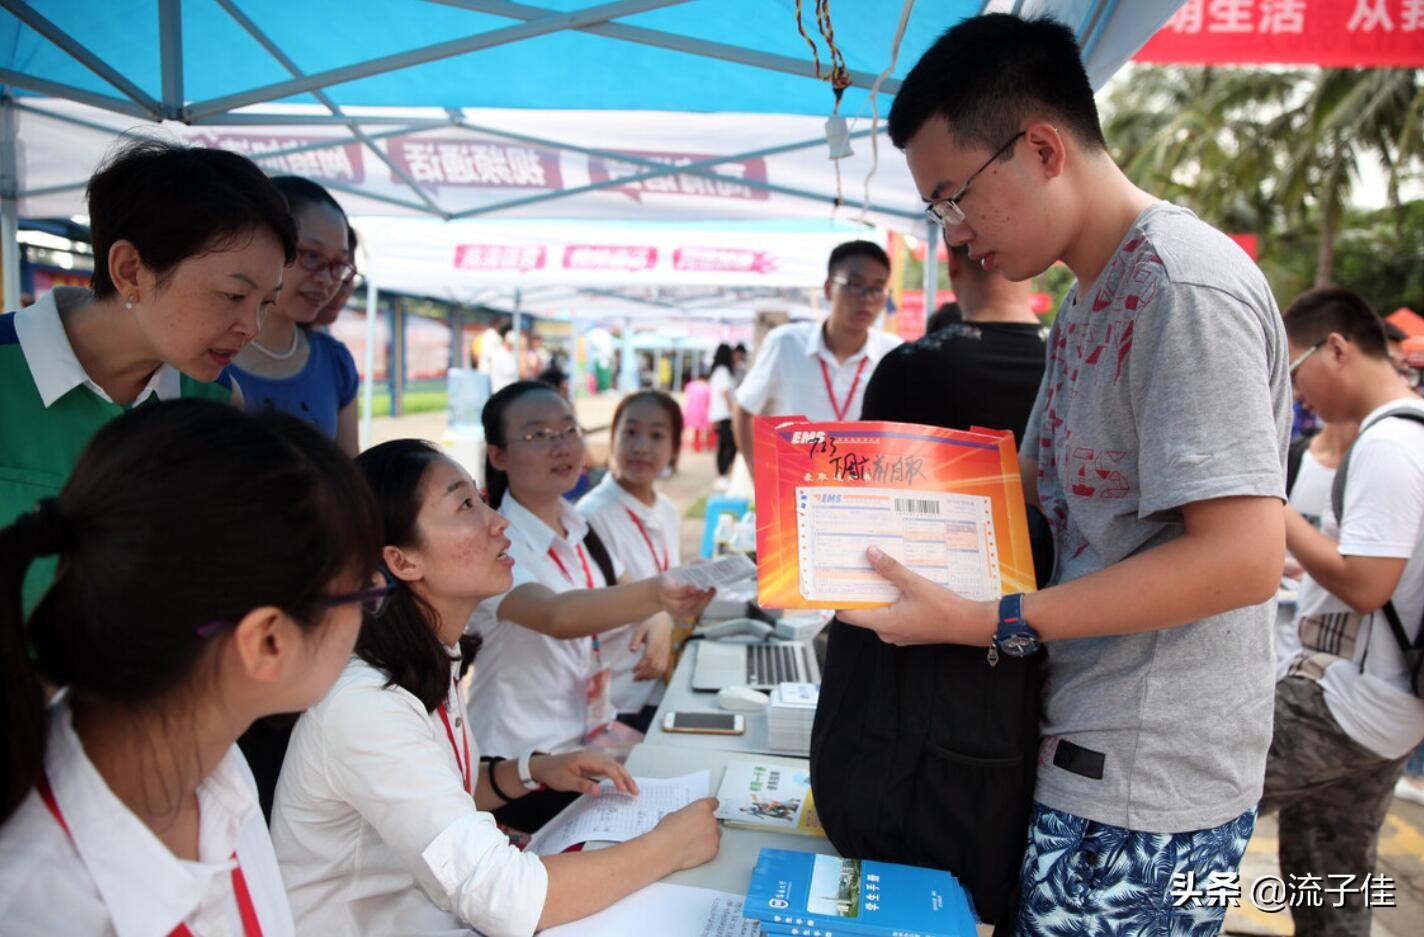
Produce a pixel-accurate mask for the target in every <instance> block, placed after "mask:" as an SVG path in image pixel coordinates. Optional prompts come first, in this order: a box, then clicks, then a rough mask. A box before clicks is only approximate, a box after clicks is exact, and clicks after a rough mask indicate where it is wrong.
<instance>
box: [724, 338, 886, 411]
mask: <svg viewBox="0 0 1424 937" xmlns="http://www.w3.org/2000/svg"><path fill="white" fill-rule="evenodd" d="M821 325H822V324H821V323H820V322H791V323H788V324H786V325H779V326H777V327H776V328H774V329H772V330H771V331H770V332H768V333H767V335H766V338H764V339H763V340H762V343H761V347H760V348H758V349H757V356H756V362H755V363H754V364H753V365H752V369H751V370H750V371H748V372H747V376H746V377H745V378H743V380H742V383H741V385H740V386H739V387H738V388H737V390H736V393H735V394H734V396H735V397H736V400H737V404H738V405H739V406H740V407H741V408H742V409H743V410H746V411H748V412H750V413H753V414H757V415H759V416H773V415H775V416H804V417H806V418H807V419H808V420H812V421H815V422H829V421H832V420H835V419H838V417H837V416H836V409H838V408H840V409H842V410H843V412H844V413H845V416H844V417H843V419H846V420H858V419H860V406H861V402H862V401H863V400H864V399H865V385H866V384H869V383H870V375H872V374H874V373H875V366H876V365H877V364H879V363H880V359H881V358H883V357H885V354H886V353H887V352H888V351H890V349H892V348H894V347H895V346H896V345H899V344H900V337H899V336H898V335H891V334H890V333H889V332H885V331H882V330H880V329H874V328H873V329H871V330H870V332H869V334H867V335H866V338H865V344H864V345H862V346H861V347H860V350H859V351H857V352H856V353H855V354H853V355H851V356H850V357H849V358H847V359H846V360H845V361H842V362H837V361H836V356H835V355H833V354H831V351H830V349H829V348H827V347H826V339H825V334H824V333H823V332H822V330H821ZM822 364H824V365H825V368H826V373H828V374H829V375H830V378H831V391H832V393H834V394H835V405H834V406H832V404H831V397H830V394H828V393H827V392H826V378H825V374H823V373H822V371H821V366H822Z"/></svg>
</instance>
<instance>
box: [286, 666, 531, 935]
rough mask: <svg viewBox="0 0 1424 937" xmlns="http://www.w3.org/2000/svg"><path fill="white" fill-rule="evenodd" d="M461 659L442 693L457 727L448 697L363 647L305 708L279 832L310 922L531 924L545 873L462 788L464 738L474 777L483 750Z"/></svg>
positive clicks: (300, 915) (497, 928)
mask: <svg viewBox="0 0 1424 937" xmlns="http://www.w3.org/2000/svg"><path fill="white" fill-rule="evenodd" d="M456 666H458V665H454V664H452V679H451V690H450V693H449V694H448V696H447V698H446V703H445V707H446V708H445V712H446V716H447V718H448V719H449V722H450V734H447V733H446V729H445V722H444V721H443V720H442V719H441V718H440V710H438V709H437V710H436V711H435V712H426V711H425V707H424V706H423V705H422V704H421V703H420V701H419V700H418V699H416V698H415V696H414V695H412V694H411V693H410V692H409V691H407V690H404V689H402V688H400V687H396V686H387V685H386V683H387V679H386V675H385V674H384V673H382V672H381V671H379V670H377V669H376V668H374V667H372V666H371V665H370V664H368V663H366V662H365V661H364V660H362V659H361V658H359V657H353V658H352V659H351V660H350V662H348V663H347V665H346V669H345V670H344V671H343V672H342V674H341V676H340V677H339V678H338V679H337V681H336V683H335V684H334V685H333V686H332V688H331V690H330V691H329V692H328V693H327V694H326V696H325V698H323V699H322V701H321V702H319V703H317V704H316V705H315V706H313V707H312V708H311V709H308V710H307V711H306V712H304V713H303V714H302V717H301V719H299V720H298V721H297V727H296V729H295V730H294V731H293V732H292V740H291V744H290V745H289V747H288V748H287V756H286V760H285V761H284V762H283V764H282V777H281V780H280V781H278V783H277V794H276V799H275V801H274V804H273V809H272V840H273V842H274V843H275V845H276V849H277V856H278V859H279V860H280V862H281V865H282V877H283V878H284V879H285V880H286V883H287V892H288V896H289V898H290V900H291V903H292V912H293V914H294V915H295V917H296V921H297V930H298V931H299V932H300V933H302V934H311V935H314V937H315V935H321V937H326V935H335V934H344V935H347V937H384V935H389V934H401V935H403V937H436V935H442V937H443V935H454V934H468V933H469V929H470V928H474V929H475V930H478V931H479V932H480V933H482V934H484V935H486V937H527V935H529V934H532V933H534V927H535V925H536V924H537V923H538V921H539V915H540V914H541V913H542V912H543V908H544V899H545V896H546V894H547V892H548V874H547V872H546V871H545V869H544V864H543V862H541V861H540V860H539V858H538V857H537V856H534V855H531V854H528V853H522V852H520V851H519V850H517V849H515V848H514V847H513V846H512V845H510V843H509V837H508V836H506V835H505V834H504V833H502V832H500V830H499V828H498V827H497V826H496V825H495V821H494V817H493V816H491V815H490V814H489V813H485V812H483V811H481V810H479V809H478V808H477V807H476V806H475V802H474V798H473V797H471V796H470V794H469V793H467V792H466V791H465V786H464V777H463V774H462V770H461V762H462V761H463V760H464V758H465V752H466V751H468V752H469V762H468V764H469V766H470V778H471V783H472V784H473V783H474V781H475V779H476V778H478V776H479V764H480V754H479V750H478V749H477V748H476V746H475V740H474V739H473V738H472V737H471V736H470V732H469V727H468V725H467V724H466V721H465V720H464V719H463V718H461V717H462V716H463V714H464V704H463V701H462V700H461V699H460V696H459V690H458V689H456V688H455V686H454V679H453V677H454V673H453V669H454V667H456ZM451 734H453V735H454V738H455V740H456V742H458V743H459V745H460V751H459V754H458V755H456V752H455V749H454V748H453V747H452V745H451V737H450V736H451ZM466 746H468V748H467V747H466Z"/></svg>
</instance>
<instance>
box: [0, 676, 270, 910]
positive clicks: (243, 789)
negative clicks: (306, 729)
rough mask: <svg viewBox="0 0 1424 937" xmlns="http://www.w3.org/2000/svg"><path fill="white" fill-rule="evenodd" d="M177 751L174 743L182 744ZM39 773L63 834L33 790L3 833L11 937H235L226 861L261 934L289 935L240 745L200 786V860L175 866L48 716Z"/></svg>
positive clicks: (1, 902)
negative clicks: (182, 928)
mask: <svg viewBox="0 0 1424 937" xmlns="http://www.w3.org/2000/svg"><path fill="white" fill-rule="evenodd" d="M178 744H181V740H179V741H178ZM45 773H46V776H47V777H48V779H49V783H50V789H51V790H52V791H53V793H54V799H55V801H56V803H57V804H58V805H59V810H60V812H61V813H62V814H63V816H64V821H65V823H66V824H67V825H68V827H69V833H68V834H66V833H65V831H64V829H63V828H62V827H61V826H60V825H59V823H58V821H57V820H56V819H55V817H54V815H53V814H51V813H50V812H49V809H48V808H47V807H46V806H45V804H44V801H43V800H42V799H41V798H40V795H39V792H38V791H37V790H35V791H31V792H30V795H29V797H27V798H26V799H25V801H24V803H22V804H21V805H20V808H19V810H17V811H16V812H15V814H14V816H12V817H11V818H10V819H9V820H8V821H7V822H6V824H5V826H4V827H3V828H0V922H3V925H0V926H3V929H4V931H5V933H7V934H85V935H114V937H163V935H166V934H169V933H170V932H171V931H172V930H173V929H174V928H175V927H177V926H178V925H179V924H186V925H187V926H188V929H189V930H190V931H191V932H192V933H193V935H194V937H241V935H242V934H243V929H242V919H241V917H240V912H239V911H238V906H237V899H236V897H235V896H234V894H233V883H232V869H233V865H234V863H233V861H232V858H231V857H232V854H233V852H234V851H236V853H237V858H238V861H239V862H240V863H241V865H242V875H243V878H244V879H245V880H246V883H247V889H248V892H249V893H250V894H251V896H252V904H253V908H254V910H255V911H256V912H257V919H258V921H259V922H260V923H261V925H262V933H263V935H264V937H287V935H291V934H293V933H294V931H293V928H292V914H291V911H290V910H289V909H288V906H287V894H286V891H285V889H284V888H283V886H282V878H281V875H280V873H279V872H278V870H277V858H276V856H275V855H274V854H273V852H272V840H271V838H270V837H269V836H268V834H267V825H266V823H264V822H263V818H262V808H261V805H260V804H259V803H258V800H257V785H256V783H255V782H254V781H253V780H252V772H251V771H250V770H248V767H247V762H246V761H244V760H243V757H242V753H241V752H239V751H238V749H237V746H235V745H234V746H233V748H232V750H231V751H229V752H228V754H227V757H225V758H224V759H223V760H222V761H221V762H219V763H218V766H217V767H216V768H215V769H213V772H212V773H211V774H209V775H208V776H207V778H206V779H204V780H203V782H202V784H200V785H199V786H198V790H197V796H198V856H199V861H197V862H190V861H188V860H185V859H179V858H178V857H177V856H175V855H173V853H172V852H170V851H169V849H168V847H167V846H165V845H163V843H162V842H161V841H160V840H159V839H158V837H157V836H155V835H154V834H153V831H152V830H150V829H149V828H148V826H147V825H145V824H144V822H143V821H142V820H140V819H139V818H138V817H137V816H135V815H134V814H133V812H132V811H130V810H129V808H128V807H126V806H125V805H124V803H123V802H122V801H120V800H119V799H118V798H117V797H116V796H114V793H113V791H111V790H109V786H108V785H107V784H106V783H105V782H104V778H103V776H102V775H100V774H99V772H98V769H96V768H95V767H94V764H93V762H91V761H90V760H89V756H88V755H87V754H85V752H84V746H83V744H82V743H81V742H80V740H79V736H78V735H76V734H75V732H74V727H73V723H72V721H71V716H70V709H69V704H68V701H67V699H66V697H64V696H61V697H60V698H59V699H58V700H57V701H56V702H55V703H53V704H52V705H51V706H50V708H49V733H48V745H47V748H46V751H45Z"/></svg>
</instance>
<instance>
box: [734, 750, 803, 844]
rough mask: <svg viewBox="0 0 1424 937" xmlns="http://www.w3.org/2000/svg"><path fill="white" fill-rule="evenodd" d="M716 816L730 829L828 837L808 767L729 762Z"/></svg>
mask: <svg viewBox="0 0 1424 937" xmlns="http://www.w3.org/2000/svg"><path fill="white" fill-rule="evenodd" d="M717 802H718V803H717V811H716V813H715V814H714V815H715V816H716V817H717V819H719V820H722V821H723V822H725V823H726V824H727V825H728V826H736V827H742V828H743V829H748V830H770V831H772V832H775V833H799V834H801V835H802V836H820V837H822V838H824V837H825V835H826V831H825V829H824V828H822V826H821V818H820V817H819V816H817V815H816V805H815V802H814V799H813V798H812V796H811V772H810V769H809V768H808V767H806V766H798V767H792V766H789V765H768V764H759V763H757V762H753V761H729V762H727V770H726V771H725V772H724V773H723V774H722V785H721V787H719V788H717Z"/></svg>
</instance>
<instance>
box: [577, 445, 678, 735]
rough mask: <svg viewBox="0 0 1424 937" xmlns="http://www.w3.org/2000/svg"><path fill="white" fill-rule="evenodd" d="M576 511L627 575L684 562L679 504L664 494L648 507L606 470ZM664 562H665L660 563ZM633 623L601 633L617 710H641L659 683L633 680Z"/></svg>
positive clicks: (637, 656) (636, 656)
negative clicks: (586, 521) (646, 537)
mask: <svg viewBox="0 0 1424 937" xmlns="http://www.w3.org/2000/svg"><path fill="white" fill-rule="evenodd" d="M578 510H579V513H580V514H582V515H583V516H584V517H585V518H587V519H588V522H589V524H590V525H592V527H593V529H594V530H596V531H597V532H598V536H599V537H600V538H601V539H602V540H603V545H604V546H606V547H608V552H609V554H610V555H612V556H614V557H615V558H617V560H618V562H619V563H620V564H621V565H622V566H623V568H624V569H626V570H627V571H628V576H629V578H631V579H633V580H639V579H650V578H652V577H653V576H657V575H660V574H661V573H662V572H663V571H664V570H666V569H671V568H673V567H674V566H677V565H679V564H680V563H681V562H682V556H681V553H680V549H679V548H680V543H679V539H680V538H679V534H680V532H681V530H682V518H681V517H680V516H679V515H678V513H677V506H676V505H674V504H673V503H672V502H671V501H669V500H668V498H667V497H666V496H665V495H662V494H659V495H657V500H656V502H655V503H654V505H653V506H652V507H648V506H647V505H646V504H644V503H643V502H641V501H639V500H638V499H637V498H635V497H633V496H632V495H630V494H629V493H628V492H627V491H626V490H624V488H623V486H622V485H620V484H618V482H617V481H615V480H614V478H613V473H612V472H609V473H608V474H607V475H604V476H603V481H602V482H600V483H599V484H598V486H597V487H595V488H594V489H593V490H592V491H590V492H589V493H588V494H586V495H584V496H583V498H582V499H581V500H580V501H579V503H578ZM630 511H631V512H632V513H633V516H634V517H637V518H638V522H637V523H636V524H635V523H634V522H633V518H632V517H629V516H628V512H630ZM638 524H642V525H643V530H645V531H647V533H648V539H647V540H644V539H643V534H642V533H641V532H640V531H639V529H638ZM650 542H651V544H652V546H651V547H650V546H649V543H650ZM664 562H666V565H665V566H661V564H663V563H664ZM660 566H661V568H660ZM634 627H635V626H633V625H624V626H623V627H622V628H616V629H614V630H612V631H606V632H604V633H603V634H602V635H600V636H599V637H600V640H601V641H602V646H603V659H604V662H605V663H607V664H608V665H609V667H610V668H611V669H612V671H613V672H612V678H613V708H614V709H616V710H617V711H618V712H620V713H636V712H638V711H639V710H641V709H642V708H643V707H644V706H646V705H648V703H649V702H651V701H652V699H653V696H654V694H655V692H656V691H657V689H658V687H659V686H660V685H661V684H660V682H659V681H657V680H641V681H635V680H634V679H633V668H634V667H636V666H637V664H638V661H640V660H642V659H643V651H642V649H641V648H640V649H639V650H637V651H630V650H628V642H630V641H632V640H633V631H634Z"/></svg>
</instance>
